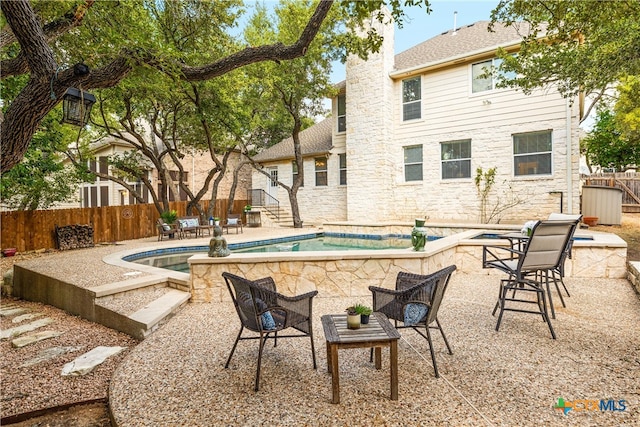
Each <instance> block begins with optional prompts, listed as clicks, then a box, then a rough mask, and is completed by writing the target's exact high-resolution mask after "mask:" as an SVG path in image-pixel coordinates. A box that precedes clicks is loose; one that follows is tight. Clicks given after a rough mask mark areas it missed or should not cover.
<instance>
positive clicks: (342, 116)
mask: <svg viewBox="0 0 640 427" xmlns="http://www.w3.org/2000/svg"><path fill="white" fill-rule="evenodd" d="M341 99H342V100H343V102H344V111H340V100H341ZM336 113H337V114H336V116H337V118H338V123H337V130H338V133H343V132H346V131H347V95H345V94H344V93H343V94H340V95H338V96H337V98H336ZM340 113H342V114H340ZM341 125H342V126H341Z"/></svg>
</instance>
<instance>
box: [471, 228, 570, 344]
mask: <svg viewBox="0 0 640 427" xmlns="http://www.w3.org/2000/svg"><path fill="white" fill-rule="evenodd" d="M575 224H576V223H575V221H549V220H546V221H539V222H538V223H537V224H536V225H535V226H534V227H533V230H532V232H531V236H530V237H529V240H528V242H527V244H526V245H525V246H524V249H523V250H521V251H520V250H517V249H515V248H509V247H504V246H490V245H488V246H484V248H483V251H482V267H483V268H497V269H498V270H501V271H503V272H505V273H507V274H508V278H507V279H502V280H500V292H499V294H498V301H497V303H496V306H495V307H494V309H493V313H494V314H495V312H496V310H497V309H498V308H499V309H500V314H499V316H498V322H497V324H496V331H497V330H499V329H500V323H501V322H502V316H503V314H504V312H505V311H516V312H521V313H533V314H539V315H541V316H542V319H543V320H544V321H545V322H546V323H547V325H548V326H549V331H550V332H551V336H552V337H553V339H556V333H555V331H554V330H553V326H552V325H551V320H550V319H549V313H548V309H547V295H548V296H549V305H551V306H552V304H553V301H552V300H551V288H550V285H549V283H550V281H551V280H553V279H552V278H551V279H550V278H549V275H550V274H551V272H552V270H553V269H555V268H557V267H558V265H559V263H560V261H561V260H562V256H563V253H564V251H565V250H566V247H567V245H568V243H569V240H570V237H571V233H572V231H573V230H574V227H575ZM545 288H546V289H545ZM521 292H529V293H535V294H536V300H535V301H533V300H531V299H522V297H520V296H519V294H520V293H521ZM523 304H534V305H537V307H538V310H537V311H534V310H533V309H531V310H527V309H525V308H523ZM552 307H553V306H552Z"/></svg>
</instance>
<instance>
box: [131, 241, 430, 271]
mask: <svg viewBox="0 0 640 427" xmlns="http://www.w3.org/2000/svg"><path fill="white" fill-rule="evenodd" d="M438 238H439V237H436V236H428V237H427V240H436V239H438ZM410 247H411V238H410V236H409V235H385V236H382V235H364V234H345V233H313V234H307V235H303V236H294V237H282V238H278V239H269V240H262V241H254V242H243V243H230V244H229V250H231V252H232V253H264V252H317V251H344V250H347V251H348V250H385V249H399V250H406V249H408V248H410ZM208 251H209V246H186V247H177V248H165V249H158V250H153V251H146V252H140V253H137V254H133V255H128V256H126V257H124V258H123V260H125V261H130V262H134V263H136V264H142V265H149V266H152V267H158V268H165V269H169V270H173V271H179V272H183V273H188V272H189V264H188V263H187V260H188V259H189V258H190V257H191V256H193V255H195V254H201V253H207V252H208Z"/></svg>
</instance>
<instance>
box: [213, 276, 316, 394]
mask: <svg viewBox="0 0 640 427" xmlns="http://www.w3.org/2000/svg"><path fill="white" fill-rule="evenodd" d="M222 277H224V280H225V282H226V284H227V288H228V289H229V293H230V294H231V298H232V299H233V305H234V306H235V308H236V312H237V313H238V317H239V319H240V331H239V332H238V336H237V338H236V341H235V342H234V344H233V348H232V349H231V353H230V354H229V357H228V359H227V363H226V364H225V365H224V367H225V368H228V367H229V363H230V362H231V357H232V356H233V353H234V352H235V350H236V346H237V345H238V342H239V341H241V340H256V339H257V340H259V341H260V343H259V348H258V366H257V371H256V384H255V391H258V390H259V388H260V365H261V362H262V351H263V349H264V345H265V343H266V341H267V339H268V338H273V340H274V343H273V345H274V347H275V346H276V345H277V344H278V338H301V337H309V339H310V341H311V355H312V358H313V369H316V368H317V365H316V352H315V348H314V345H313V328H312V302H313V297H315V296H316V295H317V294H318V291H311V292H307V293H305V294H303V295H298V296H294V297H289V296H286V295H282V294H280V293H278V292H277V291H276V284H275V282H274V280H273V279H272V278H271V277H265V278H262V279H258V280H248V279H245V278H243V277H240V276H236V275H234V274H231V273H226V272H225V273H222ZM289 328H292V329H295V330H296V331H297V332H299V333H296V332H294V333H292V334H289V335H282V334H279V332H281V331H284V330H285V329H289ZM245 329H248V330H249V331H251V332H254V333H257V334H259V336H245V337H243V336H242V333H243V332H244V330H245Z"/></svg>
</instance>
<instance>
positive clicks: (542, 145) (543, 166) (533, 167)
mask: <svg viewBox="0 0 640 427" xmlns="http://www.w3.org/2000/svg"><path fill="white" fill-rule="evenodd" d="M551 152H552V144H551V131H550V130H548V131H544V132H532V133H522V134H518V135H513V170H514V174H515V175H516V176H523V175H550V174H551Z"/></svg>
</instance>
